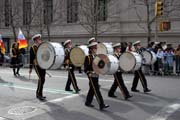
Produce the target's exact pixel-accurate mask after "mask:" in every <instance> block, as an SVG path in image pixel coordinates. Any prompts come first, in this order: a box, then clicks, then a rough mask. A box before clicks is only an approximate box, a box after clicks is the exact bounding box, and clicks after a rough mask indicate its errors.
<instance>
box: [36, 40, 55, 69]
mask: <svg viewBox="0 0 180 120" xmlns="http://www.w3.org/2000/svg"><path fill="white" fill-rule="evenodd" d="M44 43H48V44H50V45H51V47H52V44H51V42H42V43H41V44H40V45H39V46H38V48H39V47H40V46H42V44H44ZM52 48H53V52H54V51H55V49H54V47H52ZM55 58H56V55H55V52H54V60H53V64H54V62H55ZM36 60H37V64H38V59H37V54H36ZM53 64H51V65H50V67H48V68H46V69H50V68H51V67H52V66H53ZM38 66H39V64H38ZM39 67H40V66H39ZM43 69H45V68H43Z"/></svg>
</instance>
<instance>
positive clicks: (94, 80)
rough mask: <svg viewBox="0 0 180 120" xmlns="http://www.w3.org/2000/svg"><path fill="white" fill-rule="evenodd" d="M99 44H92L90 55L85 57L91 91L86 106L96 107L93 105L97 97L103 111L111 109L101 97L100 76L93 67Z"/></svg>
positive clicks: (85, 69)
mask: <svg viewBox="0 0 180 120" xmlns="http://www.w3.org/2000/svg"><path fill="white" fill-rule="evenodd" d="M97 44H98V43H97V42H92V43H90V44H89V45H88V48H89V55H87V56H86V57H85V61H84V72H85V73H86V74H87V76H88V78H89V91H88V94H87V97H86V102H85V105H86V106H88V107H94V105H92V104H91V103H92V100H93V97H94V95H95V97H96V99H97V101H98V104H99V109H100V110H103V109H104V108H107V107H109V105H107V104H104V100H103V97H102V95H101V92H100V87H99V83H98V79H99V75H98V74H96V73H95V72H94V70H93V67H92V64H93V59H94V58H95V56H96V52H97Z"/></svg>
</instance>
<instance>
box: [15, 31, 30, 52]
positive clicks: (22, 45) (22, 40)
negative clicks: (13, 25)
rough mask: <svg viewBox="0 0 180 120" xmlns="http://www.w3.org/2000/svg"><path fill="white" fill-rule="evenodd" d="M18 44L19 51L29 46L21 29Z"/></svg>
mask: <svg viewBox="0 0 180 120" xmlns="http://www.w3.org/2000/svg"><path fill="white" fill-rule="evenodd" d="M17 42H18V43H19V49H21V48H26V47H27V46H28V44H27V40H26V38H25V37H24V35H23V33H22V31H21V29H19V34H18V40H17Z"/></svg>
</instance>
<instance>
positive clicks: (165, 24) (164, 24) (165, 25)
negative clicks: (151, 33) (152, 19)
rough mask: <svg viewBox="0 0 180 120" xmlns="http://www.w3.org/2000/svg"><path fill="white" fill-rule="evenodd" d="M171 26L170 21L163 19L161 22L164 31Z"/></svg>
mask: <svg viewBox="0 0 180 120" xmlns="http://www.w3.org/2000/svg"><path fill="white" fill-rule="evenodd" d="M170 28H171V22H170V21H164V22H163V29H164V31H168V30H170Z"/></svg>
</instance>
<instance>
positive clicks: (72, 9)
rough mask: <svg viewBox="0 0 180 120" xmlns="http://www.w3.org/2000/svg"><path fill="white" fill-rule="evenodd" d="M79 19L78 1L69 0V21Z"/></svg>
mask: <svg viewBox="0 0 180 120" xmlns="http://www.w3.org/2000/svg"><path fill="white" fill-rule="evenodd" d="M77 21H78V1H77V0H67V23H75V22H77Z"/></svg>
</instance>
